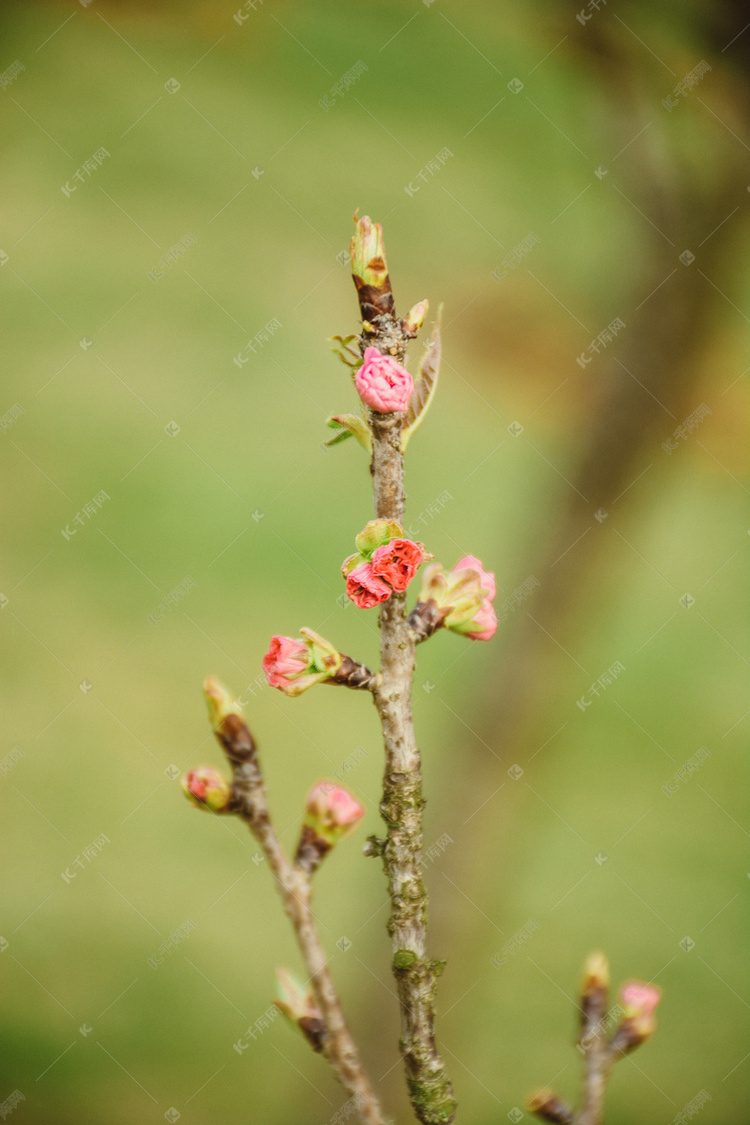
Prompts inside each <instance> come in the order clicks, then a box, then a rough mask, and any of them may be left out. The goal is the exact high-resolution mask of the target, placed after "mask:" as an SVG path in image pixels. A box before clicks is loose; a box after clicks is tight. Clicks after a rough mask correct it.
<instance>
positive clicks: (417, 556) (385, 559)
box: [371, 539, 424, 592]
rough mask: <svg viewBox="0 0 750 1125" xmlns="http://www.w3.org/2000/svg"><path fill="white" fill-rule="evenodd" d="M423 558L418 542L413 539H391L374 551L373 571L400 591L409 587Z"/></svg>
mask: <svg viewBox="0 0 750 1125" xmlns="http://www.w3.org/2000/svg"><path fill="white" fill-rule="evenodd" d="M423 559H424V553H423V551H422V549H421V547H420V545H419V544H418V543H413V542H412V540H411V539H391V541H390V543H386V544H385V545H384V546H382V547H378V548H377V549H376V550H375V551H373V555H372V560H371V562H372V572H373V574H375V575H376V576H377V577H378V578H383V579H384V580H385V581H386V582H387V583H388V584H389V585H390V586H392V587H393V589H394V590H397V591H399V592H400V591H402V590H405V589H406V588H407V586H408V585H409V583H410V582H411V580H412V578H413V577H414V575H415V574H416V573H417V570H418V569H419V567H420V566H421V564H422V560H423Z"/></svg>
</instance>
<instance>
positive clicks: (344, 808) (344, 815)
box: [303, 781, 365, 845]
mask: <svg viewBox="0 0 750 1125" xmlns="http://www.w3.org/2000/svg"><path fill="white" fill-rule="evenodd" d="M364 815H365V810H364V809H363V807H362V805H360V803H359V801H357V800H355V798H354V797H353V796H352V795H351V793H350V792H349V790H348V789H344V787H343V785H336V783H335V782H333V781H319V782H317V784H316V785H314V786H313V787H312V789H311V790H310V792H309V793H308V794H307V800H306V802H305V819H304V822H303V823H304V824H306V825H308V826H309V827H310V828H312V829H313V830H314V831H315V833H316V834H317V835H318V836H320V837H321V838H322V839H323V840H325V841H326V843H328V844H330V845H333V844H337V843H338V842H339V840H344V839H345V838H346V837H347V836H350V835H351V834H352V832H353V831H354V829H355V827H356V826H357V824H358V823H359V821H360V820H361V819H362V817H363V816H364Z"/></svg>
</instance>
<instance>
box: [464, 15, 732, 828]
mask: <svg viewBox="0 0 750 1125" xmlns="http://www.w3.org/2000/svg"><path fill="white" fill-rule="evenodd" d="M672 17H674V19H677V20H679V19H683V20H686V19H688V20H689V19H691V15H690V13H689V12H680V11H679V10H678V9H674V10H673V11H672V13H671V16H670V18H672ZM626 18H627V13H626ZM700 19H701V20H702V21H703V24H704V27H703V28H697V29H696V28H689V27H682V28H680V29H679V30H678V33H677V34H676V35H675V42H677V41H678V40H679V41H681V43H685V42H690V40H691V38H692V41H693V43H695V44H697V45H696V46H695V47H693V46H692V45H691V46H690V54H689V55H688V54H686V53H685V48H684V47H683V46H680V48H679V58H680V61H678V62H677V63H674V60H673V59H670V58H667V59H666V60H665V62H672V64H673V66H676V67H678V68H679V67H680V66H682V65H683V61H684V60H685V59H686V58H688V59H689V58H692V56H693V55H694V56H695V57H694V61H693V62H691V63H690V67H692V66H694V65H696V64H697V63H698V62H699V61H700V59H701V58H704V59H706V60H707V61H708V62H709V63H710V64H711V65H712V68H713V69H712V71H711V75H712V79H713V84H712V87H711V92H710V96H709V100H710V102H711V105H712V108H713V109H714V112H716V113H717V114H718V115H719V116H720V117H721V119H722V121H723V122H724V123H725V124H724V125H722V124H721V123H720V122H719V121H716V120H715V119H714V118H713V117H712V116H711V114H710V111H708V110H707V109H701V112H702V115H703V118H705V120H704V121H703V123H702V125H700V126H697V125H696V123H695V121H691V122H690V123H689V125H686V128H687V129H688V130H689V131H688V132H685V133H682V132H681V133H679V134H677V135H678V136H679V141H675V140H674V137H675V131H674V129H673V130H672V131H671V132H670V131H669V129H668V127H669V126H674V120H673V118H674V114H673V115H672V116H671V117H670V114H669V113H668V112H667V111H666V110H665V109H663V107H662V98H663V97H665V95H666V94H667V93H668V92H670V91H671V90H672V89H673V88H674V86H675V85H676V83H677V81H679V80H680V78H681V77H682V74H683V73H684V71H680V72H679V73H678V74H677V77H675V78H672V77H671V76H670V74H669V73H668V70H667V69H665V65H663V64H661V63H660V62H659V61H657V60H656V59H652V58H651V56H650V55H648V54H647V52H646V50H645V49H644V48H643V46H642V45H641V44H640V43H639V42H638V41H637V40H636V39H635V38H634V37H633V36H632V35H631V34H629V32H628V31H627V30H626V29H625V27H623V26H620V25H619V24H618V23H617V22H616V21H614V20H609V21H604V20H599V21H597V20H596V19H591V21H590V23H587V24H586V25H585V27H583V28H580V29H578V30H579V31H580V34H578V35H577V36H576V38H577V42H576V44H575V45H574V46H571V43H572V40H573V38H574V35H575V32H574V33H573V34H571V36H570V41H571V42H570V43H569V44H568V46H569V47H570V49H571V50H575V49H576V48H577V49H578V51H579V52H580V57H581V63H582V66H584V67H585V68H586V70H587V71H588V74H589V76H590V78H591V85H592V88H595V89H596V91H597V95H598V96H599V97H600V99H601V100H602V103H603V106H602V114H601V116H602V120H604V121H606V122H607V123H608V124H609V123H612V124H611V136H610V137H609V138H608V139H607V144H606V146H604V145H603V146H602V147H603V148H604V147H606V148H607V149H610V148H611V151H612V152H613V153H618V152H619V151H620V150H621V149H623V148H624V147H625V146H626V145H628V144H629V142H631V141H633V139H634V138H635V137H636V136H637V135H638V133H639V132H640V131H641V130H644V131H643V135H642V136H641V137H640V138H639V139H638V140H637V141H636V142H635V143H634V144H633V145H632V148H631V149H630V150H629V153H625V154H624V155H623V157H622V160H621V163H618V165H617V166H616V179H617V185H618V186H619V187H620V189H621V191H622V192H623V193H624V194H625V195H626V196H627V197H628V200H629V201H630V202H631V203H632V204H633V205H634V206H635V207H637V208H638V210H639V211H641V212H642V214H643V215H644V216H647V217H648V220H650V223H651V226H649V225H648V223H647V221H646V220H645V219H643V220H640V219H638V218H637V216H636V215H635V212H633V214H634V217H635V218H636V219H637V221H638V222H639V223H640V224H642V229H643V230H644V231H645V235H644V239H645V240H646V242H645V244H644V247H643V249H642V250H641V251H640V252H641V253H642V254H643V261H644V269H643V272H642V274H641V275H640V277H639V279H638V280H637V282H636V284H635V286H634V288H633V292H632V293H631V295H630V301H629V302H628V301H627V300H624V301H623V308H622V311H621V312H619V315H620V316H621V318H622V319H623V320H624V321H625V322H626V328H625V329H624V330H623V331H622V332H621V335H619V336H618V337H617V341H616V343H614V344H612V345H610V347H609V348H608V349H607V350H606V351H604V352H602V354H601V355H600V356H598V357H597V381H596V383H594V382H593V381H592V382H591V383H590V384H589V386H590V387H591V389H592V390H591V394H592V401H591V411H590V414H589V416H588V424H587V429H586V433H585V437H584V441H585V444H584V445H583V447H582V449H581V454H580V459H579V461H578V464H577V467H576V470H575V474H574V475H573V477H572V483H573V485H574V486H575V490H576V491H575V492H574V491H573V489H571V488H568V487H566V486H564V487H561V489H560V490H559V495H558V496H557V497H556V498H555V501H554V503H555V504H556V505H557V506H558V508H557V510H558V511H559V516H558V520H557V526H556V527H552V528H551V529H550V533H549V535H547V536H545V538H544V539H543V540H542V541H541V542H538V543H536V544H532V545H531V552H530V554H529V557H528V564H526V565H525V566H524V568H523V572H522V574H521V573H519V574H518V575H516V576H514V577H513V578H511V579H510V585H509V589H512V588H513V586H514V585H516V583H517V582H520V581H522V580H523V578H524V577H525V576H526V575H529V574H533V575H535V576H536V577H537V578H538V580H539V582H540V587H539V589H537V590H535V591H534V597H533V602H532V603H530V605H531V614H533V618H534V619H536V620H533V619H532V617H531V616H529V614H527V613H526V612H524V610H523V609H521V610H519V611H518V612H517V613H516V614H512V615H510V616H509V618H508V620H507V622H506V623H505V625H504V626H501V629H500V632H499V634H498V635H499V636H500V637H501V638H502V647H503V652H504V655H503V656H502V658H501V666H500V671H499V676H498V680H497V684H496V685H493V687H492V689H491V690H490V691H488V692H487V693H486V696H485V698H486V699H487V700H488V701H489V706H488V710H487V712H486V713H485V716H484V719H483V721H482V722H481V723H480V725H479V726H477V723H476V722H474V723H473V725H474V728H475V729H476V730H477V731H478V733H479V734H480V735H481V737H482V738H483V739H484V740H485V742H486V743H487V744H489V746H491V747H494V748H496V750H497V752H498V753H499V754H502V755H503V761H502V766H498V762H497V760H496V758H493V757H490V758H487V757H485V758H484V759H483V760H482V761H481V762H480V761H477V762H474V763H472V767H471V770H470V771H466V775H465V776H466V777H467V781H466V782H465V783H466V784H469V785H471V787H472V789H473V790H474V792H477V791H479V787H481V788H482V789H483V791H485V792H487V793H491V792H493V791H494V790H496V788H497V784H498V775H499V774H501V775H502V779H503V780H505V778H504V773H505V769H507V768H508V766H510V765H511V764H513V763H514V762H520V763H521V764H522V765H523V764H524V763H525V761H527V760H528V758H529V756H530V755H531V754H533V753H534V752H535V751H537V750H538V746H539V743H540V742H542V741H543V740H544V738H545V737H549V733H550V729H549V728H550V726H554V727H559V726H561V725H562V723H563V721H564V716H562V715H561V717H560V722H559V723H554V724H550V721H549V713H548V711H549V703H550V701H551V699H552V698H553V697H554V693H555V673H556V670H557V669H558V668H560V669H562V670H563V674H565V675H567V672H568V671H569V670H570V662H569V658H568V656H566V655H564V654H563V653H562V652H561V650H560V648H559V647H558V645H561V646H563V647H564V648H565V649H568V650H571V648H572V649H573V650H574V649H575V640H574V639H571V638H574V637H575V634H576V632H577V631H578V628H579V626H578V623H577V617H576V611H577V609H578V607H581V609H582V610H583V611H584V613H586V612H587V610H586V608H585V607H586V604H587V602H589V601H590V600H591V597H592V593H593V594H594V596H596V593H597V586H596V583H597V571H596V566H595V564H596V562H597V560H598V558H599V557H600V554H601V549H602V547H603V536H606V537H607V538H608V539H609V540H610V542H611V534H610V535H607V532H608V531H609V530H610V529H609V527H608V525H607V520H608V518H609V519H610V520H611V517H612V515H613V514H614V513H616V514H617V517H618V522H620V524H621V526H622V518H623V515H625V516H626V517H627V516H630V514H631V513H632V511H633V510H634V506H635V505H637V504H638V502H639V501H638V497H639V492H638V489H637V487H636V488H635V489H634V490H633V492H632V494H629V495H626V493H627V490H628V489H629V487H630V486H631V485H633V484H634V483H635V482H636V481H637V479H638V477H639V475H640V474H642V473H644V472H646V471H647V470H648V468H649V467H650V465H651V463H653V462H654V461H655V460H656V459H657V458H658V457H662V456H664V454H663V451H662V442H664V441H665V440H666V439H667V438H668V437H671V435H672V432H673V431H674V429H675V428H676V427H677V426H678V425H679V424H680V423H681V422H682V421H683V419H684V418H685V416H686V415H687V414H689V413H690V412H691V411H692V410H694V409H695V408H696V407H697V406H698V405H699V403H700V399H699V398H698V397H697V394H699V393H702V392H699V391H698V383H699V380H700V378H701V377H702V376H704V375H705V370H706V352H707V349H708V348H710V346H711V341H710V339H709V335H708V334H709V331H710V326H711V324H712V317H713V323H714V324H715V323H716V316H715V314H716V311H717V307H718V310H719V311H720V312H721V310H722V308H723V307H724V306H725V305H726V301H727V300H728V299H730V298H732V294H733V291H734V289H735V285H734V280H735V279H734V274H735V272H736V267H737V265H738V264H742V262H743V253H742V248H743V247H744V244H745V242H746V232H745V230H741V231H738V222H741V221H742V220H741V217H740V218H739V219H738V220H735V223H730V224H728V225H727V227H721V229H718V230H716V231H715V233H713V234H711V232H712V231H714V230H715V228H718V227H720V224H722V223H723V222H724V220H725V219H727V217H728V216H729V215H730V213H731V212H733V211H734V210H735V209H736V208H737V207H738V205H741V204H743V203H744V202H745V201H746V199H747V190H748V188H747V181H748V171H747V151H748V150H747V147H746V145H745V144H744V142H743V141H742V140H740V137H741V136H743V135H744V136H747V134H748V130H747V117H748V115H747V101H748V75H747V69H748V68H749V67H750V58H748V55H747V53H746V49H747V45H748V44H746V48H745V51H744V52H743V50H742V49H740V50H739V51H737V53H735V54H733V55H732V56H731V57H728V56H727V55H726V54H724V55H722V54H721V51H722V49H723V48H724V47H725V46H726V44H727V43H728V42H729V41H730V40H731V39H732V37H733V36H734V35H736V34H737V32H739V31H740V30H741V29H742V27H743V25H744V24H745V23H746V22H747V12H746V10H740V5H739V4H736V5H735V4H725V5H712V6H711V7H710V8H708V7H707V8H706V9H705V11H704V12H703V13H702V14H701V16H700ZM709 23H710V27H708V26H705V25H708V24H709ZM573 26H574V27H577V25H576V24H575V21H574V24H573ZM558 33H559V29H558V28H555V31H554V34H558ZM550 34H551V35H552V34H553V32H551V33H550ZM748 35H749V36H750V31H748ZM657 46H660V45H657ZM670 46H671V44H670ZM661 51H662V53H663V52H664V48H663V47H661ZM719 59H720V60H721V62H720V63H719V62H718V61H717V60H719ZM738 60H739V62H738ZM730 64H733V65H734V67H735V72H734V76H735V82H734V83H733V84H732V86H731V87H730V86H729V83H728V80H727V78H726V77H725V76H726V71H727V67H728V65H730ZM690 67H687V68H686V69H690ZM700 93H701V91H700V88H698V89H697V90H693V91H692V92H691V95H690V96H691V97H692V98H697V97H700ZM686 110H687V105H686V104H684V103H682V102H680V104H679V106H678V108H677V109H676V110H675V113H678V112H681V113H685V112H686ZM730 129H731V131H732V132H730V131H729V130H730ZM732 134H737V136H735V135H732ZM701 137H704V144H703V147H702V148H701V147H700V140H701ZM691 146H695V147H691ZM614 178H615V177H614V176H613V179H614ZM623 207H625V208H628V203H627V202H626V201H625V199H623ZM709 236H710V237H709ZM704 239H705V240H706V241H705V242H704ZM602 241H603V250H604V252H606V245H607V244H606V241H605V240H604V239H603V240H602ZM740 243H741V244H740ZM685 250H689V251H691V252H692V254H694V255H695V256H696V260H695V261H693V262H691V263H690V264H687V265H686V264H683V262H682V261H681V260H680V257H679V256H680V254H682V253H683V251H685ZM617 268H618V263H617V261H615V260H613V261H612V277H613V288H614V287H615V285H616V275H617ZM709 278H710V281H709V280H708V279H709ZM711 283H713V286H716V288H714V287H713V286H712V284H711ZM717 290H719V291H720V292H718V291H717ZM649 294H650V295H649ZM607 319H608V317H607V316H606V315H605V314H601V315H597V314H596V313H593V314H592V320H593V322H594V323H596V324H599V323H600V322H601V323H606V321H607ZM724 355H726V350H724V351H722V353H720V360H719V362H721V360H723V358H724ZM717 366H718V365H717ZM717 375H719V379H718V380H717V385H720V386H721V387H722V389H723V387H724V386H725V385H726V384H727V383H729V382H730V381H731V378H732V377H734V376H733V374H732V373H731V372H730V373H727V376H726V379H723V372H721V373H720V371H719V370H717ZM722 380H723V381H722ZM583 497H585V500H584V499H583ZM615 504H618V506H617V507H616V508H615V507H614V506H615ZM601 510H603V512H607V513H609V516H608V517H603V514H602V511H601ZM597 512H600V518H599V519H597V517H596V516H595V513H597ZM573 544H575V546H574V547H573ZM566 552H568V553H566ZM506 581H507V579H506ZM537 622H538V624H537ZM503 629H504V630H505V635H504V637H503V636H502V633H503ZM551 638H554V641H553V640H552V639H551ZM555 641H556V642H557V644H555V643H554V642H555ZM613 659H615V657H614V656H613ZM545 718H546V723H545ZM542 731H544V732H545V733H544V734H542V733H541V732H542ZM472 745H474V746H475V745H476V744H475V743H473V742H472V740H469V744H468V745H467V746H466V748H465V753H466V754H468V753H469V752H470V746H472ZM478 771H479V772H483V773H484V776H483V777H478ZM454 807H456V808H458V807H463V806H462V805H461V804H460V802H459V803H457V804H456V805H455V806H454ZM479 830H480V829H479V824H478V822H477V823H476V827H475V831H479Z"/></svg>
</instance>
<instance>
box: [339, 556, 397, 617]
mask: <svg viewBox="0 0 750 1125" xmlns="http://www.w3.org/2000/svg"><path fill="white" fill-rule="evenodd" d="M392 593H393V591H392V590H391V588H390V586H389V585H388V584H387V583H386V582H384V581H383V579H382V578H378V576H377V575H376V574H374V573H373V569H372V564H371V563H368V562H365V563H362V565H361V566H358V567H357V568H356V570H353V571H352V572H351V574H350V575H349V576H348V578H347V580H346V595H347V597H348V598H350V599H351V601H353V602H354V604H355V605H356V606H359V608H360V609H372V607H373V606H376V605H380V603H381V602H387V601H388V599H389V598H390V596H391V594H392Z"/></svg>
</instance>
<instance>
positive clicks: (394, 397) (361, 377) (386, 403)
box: [354, 348, 414, 414]
mask: <svg viewBox="0 0 750 1125" xmlns="http://www.w3.org/2000/svg"><path fill="white" fill-rule="evenodd" d="M354 382H355V384H356V387H357V392H358V393H359V397H360V398H361V399H362V401H363V402H364V403H365V405H366V406H369V407H370V409H371V410H374V411H376V413H378V414H391V413H393V412H394V411H400V412H403V411H405V410H406V408H407V407H408V405H409V399H410V398H411V396H412V394H413V393H414V380H413V379H412V377H411V375H410V374H409V372H408V371H407V370H406V368H405V367H402V366H401V364H400V363H399V362H398V361H397V360H395V359H394V358H393V356H390V355H382V354H381V353H380V352H379V351H378V349H377V348H365V355H364V363H363V364H362V366H361V367H360V369H359V371H357V373H356V375H355V376H354Z"/></svg>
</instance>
